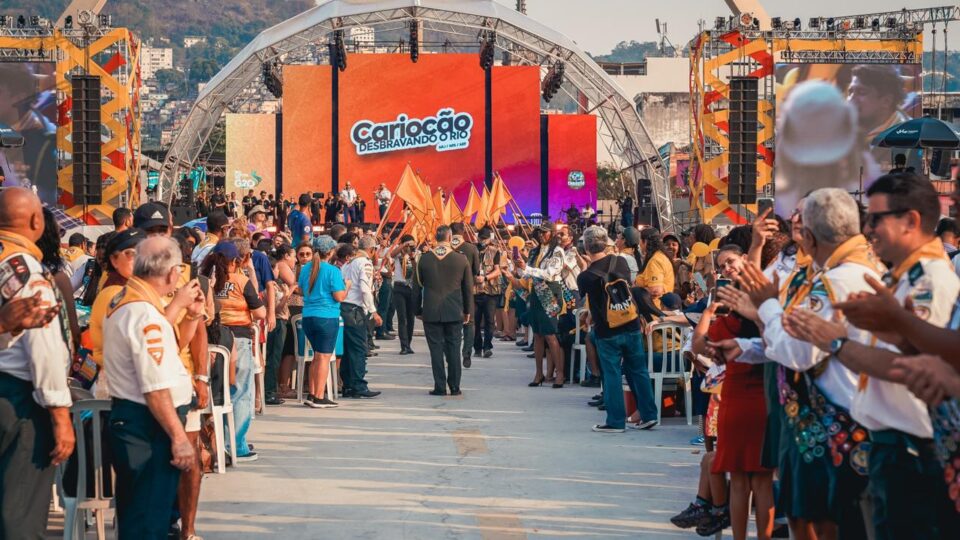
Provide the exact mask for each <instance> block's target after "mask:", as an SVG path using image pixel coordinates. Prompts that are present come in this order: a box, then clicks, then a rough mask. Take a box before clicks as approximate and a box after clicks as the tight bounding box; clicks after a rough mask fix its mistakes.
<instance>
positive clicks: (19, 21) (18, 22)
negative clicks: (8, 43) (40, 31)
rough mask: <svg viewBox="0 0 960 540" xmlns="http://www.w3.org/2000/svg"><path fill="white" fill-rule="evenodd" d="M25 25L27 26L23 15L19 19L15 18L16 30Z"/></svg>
mask: <svg viewBox="0 0 960 540" xmlns="http://www.w3.org/2000/svg"><path fill="white" fill-rule="evenodd" d="M26 25H27V19H26V18H25V17H24V16H23V15H20V16H19V17H17V28H23V27H24V26H26Z"/></svg>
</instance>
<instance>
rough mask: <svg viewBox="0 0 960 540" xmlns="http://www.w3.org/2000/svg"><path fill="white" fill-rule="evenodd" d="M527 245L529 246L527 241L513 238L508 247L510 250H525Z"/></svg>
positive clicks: (517, 237)
mask: <svg viewBox="0 0 960 540" xmlns="http://www.w3.org/2000/svg"><path fill="white" fill-rule="evenodd" d="M525 245H527V243H526V241H525V240H524V239H523V238H521V237H519V236H511V237H510V240H508V241H507V246H508V247H510V248H517V249H523V247H524V246H525Z"/></svg>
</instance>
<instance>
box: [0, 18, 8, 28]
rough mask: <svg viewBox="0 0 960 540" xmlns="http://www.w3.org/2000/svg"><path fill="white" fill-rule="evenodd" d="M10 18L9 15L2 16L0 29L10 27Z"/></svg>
mask: <svg viewBox="0 0 960 540" xmlns="http://www.w3.org/2000/svg"><path fill="white" fill-rule="evenodd" d="M9 21H10V17H8V16H7V15H0V28H6V27H8V26H10V23H9Z"/></svg>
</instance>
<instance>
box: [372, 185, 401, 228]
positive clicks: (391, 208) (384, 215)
mask: <svg viewBox="0 0 960 540" xmlns="http://www.w3.org/2000/svg"><path fill="white" fill-rule="evenodd" d="M396 200H397V196H396V195H394V196H393V197H392V198H391V199H390V204H388V205H387V211H386V212H384V213H383V219H381V220H380V225H379V226H378V227H377V234H376V235H375V236H380V233H381V232H382V231H383V226H384V225H386V223H387V219H389V218H390V210H393V203H394V202H395V201H396ZM394 228H396V226H394ZM391 232H393V231H391Z"/></svg>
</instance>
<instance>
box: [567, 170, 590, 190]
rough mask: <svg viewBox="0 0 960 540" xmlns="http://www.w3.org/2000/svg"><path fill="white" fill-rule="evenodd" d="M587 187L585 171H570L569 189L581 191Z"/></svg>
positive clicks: (568, 176)
mask: <svg viewBox="0 0 960 540" xmlns="http://www.w3.org/2000/svg"><path fill="white" fill-rule="evenodd" d="M585 185H587V180H586V177H584V176H583V171H570V174H568V175H567V187H569V188H571V189H580V188H582V187H583V186H585Z"/></svg>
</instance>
